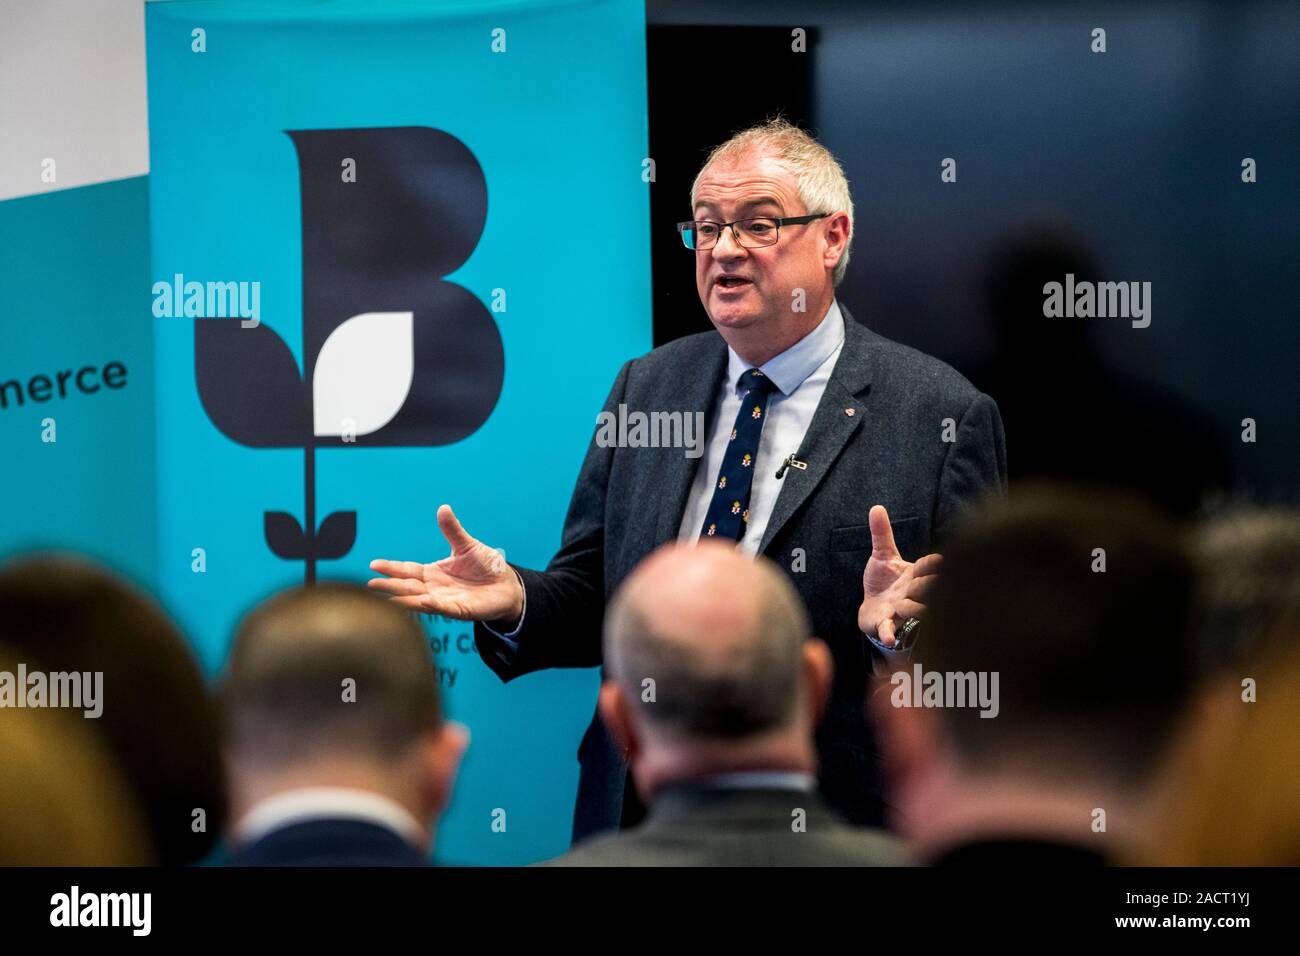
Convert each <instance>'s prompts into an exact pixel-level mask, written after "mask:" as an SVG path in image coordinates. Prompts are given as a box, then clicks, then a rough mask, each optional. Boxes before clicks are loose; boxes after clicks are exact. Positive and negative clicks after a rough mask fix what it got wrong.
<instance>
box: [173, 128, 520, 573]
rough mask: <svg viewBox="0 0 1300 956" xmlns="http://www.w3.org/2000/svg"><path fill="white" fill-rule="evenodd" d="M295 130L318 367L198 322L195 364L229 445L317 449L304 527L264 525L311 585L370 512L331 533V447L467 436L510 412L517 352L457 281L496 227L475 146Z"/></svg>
mask: <svg viewBox="0 0 1300 956" xmlns="http://www.w3.org/2000/svg"><path fill="white" fill-rule="evenodd" d="M288 135H289V136H290V138H291V139H292V140H293V143H294V146H295V148H296V150H297V153H298V174H299V180H300V182H301V187H302V281H303V294H302V302H303V307H302V355H303V368H302V370H301V372H300V371H299V368H298V363H297V361H296V360H295V359H294V356H293V353H292V352H291V351H290V349H289V347H288V346H287V345H286V344H285V342H284V340H283V339H281V338H280V337H279V336H278V335H276V333H275V332H273V331H271V329H270V328H268V327H267V326H266V325H265V324H262V325H257V326H254V327H251V328H242V327H241V325H240V322H239V320H238V319H198V320H196V322H195V329H194V369H195V378H196V380H197V384H198V390H199V396H200V399H201V400H202V402H203V407H204V409H205V410H206V412H207V414H208V417H209V418H210V419H211V420H212V423H213V424H214V425H216V426H217V428H219V429H220V430H221V431H222V432H223V433H224V434H225V435H226V436H227V437H228V438H230V439H231V440H233V441H236V442H238V443H240V444H241V445H247V446H249V447H252V448H302V449H303V450H304V469H303V470H304V498H305V501H304V520H303V522H302V523H301V524H299V522H298V520H297V519H296V518H295V517H294V516H293V515H291V514H289V513H288V512H284V511H268V512H266V513H265V515H264V519H263V527H264V532H265V535H266V541H267V544H268V545H269V546H270V548H271V550H272V551H273V552H274V553H275V554H276V555H278V556H279V557H281V558H285V559H286V560H294V561H305V562H306V575H305V576H306V580H307V581H308V582H311V581H313V580H315V576H316V562H317V561H321V560H334V559H337V558H341V557H343V556H344V555H345V554H347V553H348V551H350V550H351V548H352V545H353V543H354V541H355V540H356V528H357V525H356V521H357V516H356V512H355V511H336V512H334V513H332V514H330V515H327V516H326V517H325V519H324V520H323V521H322V522H321V524H320V526H319V528H318V527H317V526H316V457H315V451H316V449H317V448H320V447H338V446H353V447H356V446H362V445H370V446H434V445H447V444H450V443H452V442H455V441H459V440H461V439H462V438H465V437H467V436H469V435H471V434H473V433H474V432H475V431H476V430H477V429H478V428H479V426H481V425H482V424H483V422H484V421H486V420H487V417H488V415H490V414H491V413H492V409H493V408H494V407H495V406H496V402H497V398H498V397H499V396H500V394H501V382H502V378H503V376H504V374H505V355H504V352H503V350H502V346H501V336H500V333H499V332H498V331H497V327H496V323H495V321H493V319H492V316H491V314H490V313H489V312H488V310H487V309H486V308H485V307H484V305H483V304H482V303H481V302H480V301H479V300H478V299H477V298H475V297H474V296H473V295H471V294H470V293H469V292H467V291H466V290H465V289H463V288H462V287H460V286H458V285H454V284H452V283H450V282H445V281H443V280H442V276H445V275H447V274H448V273H450V272H453V271H454V270H456V269H457V268H459V267H460V266H461V265H462V264H463V263H464V262H465V260H466V259H468V258H469V256H470V253H472V252H473V251H474V247H475V246H476V245H477V244H478V240H479V236H480V235H481V234H482V232H483V224H484V221H485V220H486V218H487V185H486V182H485V181H484V178H483V171H482V169H481V168H480V167H479V164H478V161H477V160H476V159H475V158H474V155H473V153H471V152H470V151H469V149H468V147H466V146H465V144H464V143H462V142H461V141H460V140H458V139H456V138H455V137H454V136H451V135H450V134H448V133H445V132H443V131H442V130H436V129H430V128H428V127H422V126H412V127H393V128H389V129H332V130H319V129H317V130H292V131H289V133H288ZM349 161H351V166H349ZM349 168H350V169H352V170H353V171H354V174H353V175H348V174H346V173H345V170H346V169H349Z"/></svg>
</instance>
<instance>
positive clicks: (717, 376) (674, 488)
mask: <svg viewBox="0 0 1300 956" xmlns="http://www.w3.org/2000/svg"><path fill="white" fill-rule="evenodd" d="M705 341H706V342H707V343H708V346H707V348H708V351H707V353H706V354H705V356H704V358H703V360H702V361H699V362H698V363H696V362H690V361H688V362H684V363H682V367H683V374H682V378H681V380H680V382H675V383H673V385H672V387H673V389H674V390H675V391H676V392H677V396H676V398H675V400H674V401H673V403H672V404H673V405H675V406H676V407H677V408H679V409H680V410H681V411H683V412H687V413H694V412H703V413H704V434H703V435H702V436H701V440H702V441H703V442H705V443H706V447H707V442H708V440H709V436H710V435H712V434H713V424H714V422H713V420H714V418H716V417H717V414H718V409H717V402H716V401H715V400H714V399H715V398H716V397H717V394H718V388H719V386H720V385H721V384H722V376H723V373H724V372H725V371H726V368H727V343H726V342H725V341H723V338H722V336H720V335H713V336H711V337H709V338H708V339H706V340H705ZM663 407H668V405H667V403H665V404H664V406H663ZM704 459H705V455H701V456H700V457H699V458H687V457H686V456H685V455H684V454H680V453H678V454H674V455H666V456H664V457H663V458H661V459H660V461H661V462H663V464H662V466H661V467H660V469H659V474H658V475H656V476H655V482H654V485H655V486H656V487H658V488H660V489H661V490H662V491H661V493H662V498H661V499H660V502H661V503H660V508H659V523H658V527H657V529H656V533H655V547H658V546H659V545H661V544H666V543H667V542H669V541H672V540H674V539H675V538H676V537H677V532H678V530H679V529H680V528H681V524H682V515H683V514H685V513H686V500H687V498H688V497H689V496H690V491H691V482H692V481H694V479H695V471H696V469H697V468H698V467H699V464H700V462H702V461H704Z"/></svg>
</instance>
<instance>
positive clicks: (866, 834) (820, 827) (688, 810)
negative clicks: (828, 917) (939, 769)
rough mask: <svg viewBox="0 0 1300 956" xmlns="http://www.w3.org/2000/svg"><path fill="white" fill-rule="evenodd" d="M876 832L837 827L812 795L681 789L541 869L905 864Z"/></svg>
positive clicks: (893, 843)
mask: <svg viewBox="0 0 1300 956" xmlns="http://www.w3.org/2000/svg"><path fill="white" fill-rule="evenodd" d="M910 862H911V861H910V859H909V858H908V855H907V854H906V852H905V851H904V848H903V845H902V844H901V843H900V842H899V841H898V840H897V839H896V838H895V837H893V836H890V835H889V834H888V833H886V832H885V831H883V830H877V829H871V828H864V827H853V826H849V825H848V824H846V823H843V822H841V821H840V820H839V819H838V818H837V817H836V816H835V815H834V814H832V813H831V812H830V811H829V810H828V809H827V808H826V807H825V805H824V804H823V803H822V801H821V799H820V798H819V797H818V796H817V795H816V794H813V793H806V792H800V791H796V790H782V789H762V788H754V789H744V790H722V789H719V790H710V789H705V788H680V789H675V790H673V791H669V792H667V793H665V794H663V795H662V796H661V797H660V798H659V799H657V800H656V802H655V808H654V812H653V814H652V815H651V817H650V819H648V820H647V821H646V822H645V823H644V824H643V825H641V826H639V827H636V828H634V829H631V830H626V831H623V832H621V833H609V834H602V835H600V836H596V837H593V838H591V839H589V840H586V841H584V842H582V843H580V844H578V845H577V846H575V847H574V848H573V849H571V850H570V851H569V852H568V853H566V854H564V855H563V856H560V857H557V858H555V859H553V860H547V861H545V862H544V863H542V864H540V865H542V866H904V865H909V864H910Z"/></svg>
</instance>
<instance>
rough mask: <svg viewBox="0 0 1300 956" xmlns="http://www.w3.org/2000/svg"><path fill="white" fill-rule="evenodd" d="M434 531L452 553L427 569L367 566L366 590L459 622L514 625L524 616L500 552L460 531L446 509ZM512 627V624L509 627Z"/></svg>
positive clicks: (514, 578) (515, 580)
mask: <svg viewBox="0 0 1300 956" xmlns="http://www.w3.org/2000/svg"><path fill="white" fill-rule="evenodd" d="M438 528H439V530H441V531H442V534H443V537H445V538H446V539H447V543H448V544H449V545H451V554H450V555H448V556H447V557H445V558H443V559H442V560H441V561H434V562H433V563H432V564H420V563H418V562H416V561H384V560H377V561H371V562H370V570H372V571H377V572H379V573H380V574H383V575H387V577H382V578H373V579H371V581H370V582H369V584H370V587H372V588H374V589H375V590H376V591H384V592H386V593H388V594H391V595H393V600H394V601H395V602H397V603H398V604H401V605H403V606H404V607H409V608H411V609H412V610H416V611H422V612H424V613H426V614H441V615H443V616H445V617H454V618H459V619H460V620H462V621H513V622H518V620H519V618H520V616H521V615H522V614H523V612H524V589H523V586H522V585H521V584H520V583H519V577H518V575H516V574H515V572H514V570H513V569H512V568H511V567H510V565H508V564H506V559H505V558H503V557H502V556H501V552H499V551H497V550H496V549H495V548H490V547H488V546H487V545H486V544H484V543H483V542H482V541H479V540H478V539H477V538H474V537H471V536H470V534H469V532H467V531H466V530H465V529H464V528H462V527H461V524H460V522H459V521H457V520H456V516H455V514H453V513H452V510H451V507H450V506H449V505H443V506H441V507H440V508H439V509H438ZM511 627H512V628H513V625H511Z"/></svg>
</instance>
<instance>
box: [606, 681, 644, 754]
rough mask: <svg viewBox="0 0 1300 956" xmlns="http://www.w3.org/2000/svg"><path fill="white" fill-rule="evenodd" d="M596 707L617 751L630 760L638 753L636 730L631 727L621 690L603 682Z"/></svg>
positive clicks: (610, 683)
mask: <svg viewBox="0 0 1300 956" xmlns="http://www.w3.org/2000/svg"><path fill="white" fill-rule="evenodd" d="M597 707H598V708H599V710H600V719H601V720H603V721H604V722H605V729H606V730H608V731H609V735H610V736H611V737H613V738H614V743H615V744H617V745H618V747H619V749H620V750H622V751H623V752H624V753H625V754H627V759H628V760H631V759H632V758H633V757H635V756H636V755H637V753H638V752H639V741H638V740H637V736H636V730H635V728H634V727H633V726H632V715H631V713H629V708H628V703H627V697H626V696H624V694H623V688H621V687H620V686H619V685H618V684H617V683H615V682H614V681H612V680H607V681H605V683H604V684H602V685H601V687H600V699H599V701H598V702H597Z"/></svg>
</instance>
